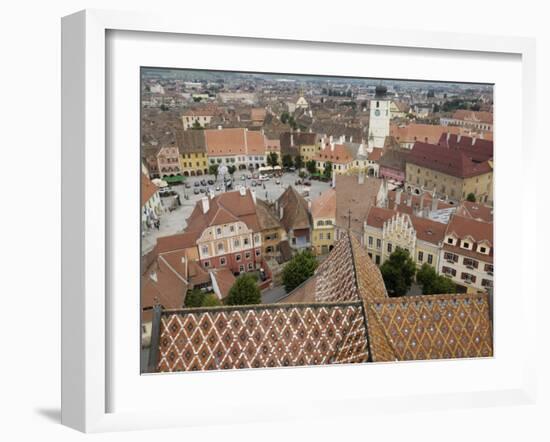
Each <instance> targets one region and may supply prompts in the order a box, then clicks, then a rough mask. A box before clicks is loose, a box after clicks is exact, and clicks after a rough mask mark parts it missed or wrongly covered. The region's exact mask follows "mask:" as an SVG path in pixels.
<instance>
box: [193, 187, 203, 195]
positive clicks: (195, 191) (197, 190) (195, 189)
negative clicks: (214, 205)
mask: <svg viewBox="0 0 550 442" xmlns="http://www.w3.org/2000/svg"><path fill="white" fill-rule="evenodd" d="M201 190H202V189H201ZM193 193H194V194H195V195H198V194H199V193H200V192H199V189H197V188H194V189H193Z"/></svg>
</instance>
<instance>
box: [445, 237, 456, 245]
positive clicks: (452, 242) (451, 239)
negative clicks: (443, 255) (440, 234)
mask: <svg viewBox="0 0 550 442" xmlns="http://www.w3.org/2000/svg"><path fill="white" fill-rule="evenodd" d="M447 244H450V245H452V246H454V245H455V239H454V238H453V237H452V236H449V237H448V238H447Z"/></svg>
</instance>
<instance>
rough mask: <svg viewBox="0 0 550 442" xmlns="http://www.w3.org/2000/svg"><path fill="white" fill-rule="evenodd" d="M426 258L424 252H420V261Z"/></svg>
mask: <svg viewBox="0 0 550 442" xmlns="http://www.w3.org/2000/svg"><path fill="white" fill-rule="evenodd" d="M423 260H424V252H418V261H420V262H422V261H423Z"/></svg>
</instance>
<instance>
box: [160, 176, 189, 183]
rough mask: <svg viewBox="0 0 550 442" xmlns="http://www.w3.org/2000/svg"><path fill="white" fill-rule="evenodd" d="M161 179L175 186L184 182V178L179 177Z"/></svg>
mask: <svg viewBox="0 0 550 442" xmlns="http://www.w3.org/2000/svg"><path fill="white" fill-rule="evenodd" d="M162 179H163V180H164V181H166V182H167V183H169V184H175V183H183V181H184V180H185V177H184V176H181V175H176V176H165V177H163V178H162Z"/></svg>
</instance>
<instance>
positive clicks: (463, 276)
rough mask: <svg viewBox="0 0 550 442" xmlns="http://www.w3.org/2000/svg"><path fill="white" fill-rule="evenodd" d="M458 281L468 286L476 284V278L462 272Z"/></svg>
mask: <svg viewBox="0 0 550 442" xmlns="http://www.w3.org/2000/svg"><path fill="white" fill-rule="evenodd" d="M460 279H462V280H463V281H464V282H466V283H469V284H473V283H475V282H476V277H475V276H474V275H472V274H470V273H466V272H462V274H461V275H460Z"/></svg>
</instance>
